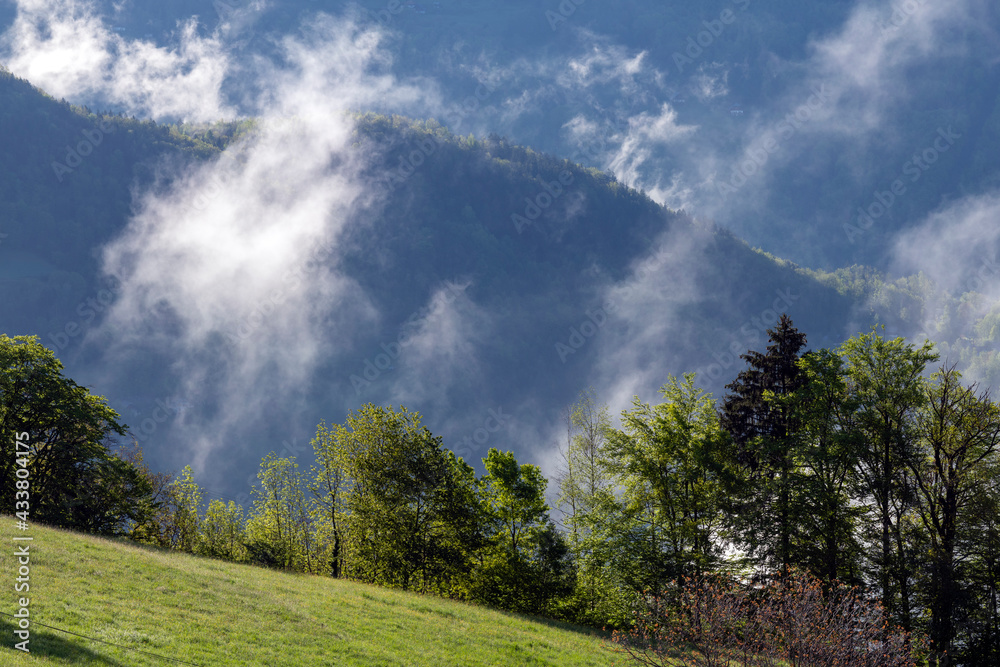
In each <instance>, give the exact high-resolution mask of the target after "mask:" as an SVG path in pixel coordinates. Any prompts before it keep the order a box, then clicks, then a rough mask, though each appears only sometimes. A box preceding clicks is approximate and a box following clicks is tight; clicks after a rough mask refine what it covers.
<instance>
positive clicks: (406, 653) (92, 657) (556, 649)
mask: <svg viewBox="0 0 1000 667" xmlns="http://www.w3.org/2000/svg"><path fill="white" fill-rule="evenodd" d="M0 520H2V522H3V527H2V530H0V534H2V535H3V540H4V543H5V544H6V545H8V546H6V547H4V548H3V549H2V553H3V557H2V559H0V564H2V565H0V572H2V575H0V577H6V578H7V580H8V583H4V584H3V585H4V588H5V590H6V591H7V593H6V594H5V595H4V600H3V607H2V609H0V611H5V612H7V613H12V612H13V611H14V610H15V609H14V598H15V593H14V591H13V580H14V577H15V574H14V572H15V563H14V559H13V558H12V556H11V553H12V552H13V549H12V548H11V547H10V546H9V545H11V544H12V541H11V537H12V534H11V533H12V525H13V519H11V518H9V517H2V518H0ZM30 534H31V535H33V536H34V538H35V539H34V542H33V543H32V547H31V552H32V555H31V591H30V594H29V595H30V599H31V605H30V610H31V618H32V619H33V620H35V621H36V622H39V623H45V624H48V625H53V626H56V627H59V628H63V629H66V630H71V631H73V632H77V633H80V634H83V635H87V636H88V637H95V638H98V639H103V640H105V641H107V642H112V643H115V644H122V645H126V646H129V647H133V648H138V649H141V650H143V651H148V652H151V653H156V654H159V655H163V656H168V657H171V658H176V659H180V660H184V661H187V662H190V663H194V664H198V665H206V666H209V665H211V666H213V667H216V666H225V665H234V666H236V665H241V666H242V665H267V666H268V667H278V666H280V665H333V664H337V665H610V664H613V662H614V657H615V656H614V654H613V653H612V652H611V651H610V650H609V649H607V648H603V647H602V646H601V636H600V634H599V633H596V632H594V631H592V630H589V629H586V628H580V627H576V626H571V625H568V624H561V623H555V622H551V621H545V620H542V619H534V618H529V617H524V616H518V615H514V614H506V613H503V612H498V611H494V610H490V609H486V608H482V607H477V606H474V605H468V604H462V603H457V602H452V601H448V600H442V599H439V598H434V597H427V596H420V595H415V594H412V593H404V592H401V591H394V590H388V589H383V588H379V587H375V586H367V585H363V584H357V583H351V582H344V581H337V580H333V579H330V578H327V577H319V576H306V575H296V574H288V573H284V572H275V571H271V570H266V569H261V568H256V567H250V566H246V565H236V564H232V563H226V562H222V561H216V560H211V559H207V558H198V557H194V556H189V555H186V554H180V553H175V552H168V551H163V550H159V549H154V548H146V547H140V546H137V545H134V544H131V543H128V542H124V541H114V540H106V539H100V538H95V537H90V536H84V535H79V534H75V533H70V532H65V531H59V530H54V529H50V528H41V527H37V526H33V527H32V529H31V533H30ZM0 637H2V639H0V642H2V647H3V648H0V665H13V664H18V665H22V664H52V665H70V664H72V665H129V666H131V665H137V666H142V665H166V664H177V663H170V662H167V661H163V660H161V659H158V658H155V657H151V656H146V655H143V654H140V653H136V652H133V651H127V650H124V649H121V648H117V647H114V646H109V645H106V644H100V643H98V642H94V641H90V640H87V639H82V638H80V637H74V636H72V635H67V634H63V633H61V632H56V631H52V630H47V629H45V628H42V627H39V626H33V627H32V631H31V643H30V648H31V655H30V656H29V655H25V654H23V653H21V652H18V651H14V650H13V649H12V648H11V647H12V645H13V641H14V639H13V625H12V623H11V619H10V618H9V617H0Z"/></svg>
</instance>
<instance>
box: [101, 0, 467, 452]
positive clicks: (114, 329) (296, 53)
mask: <svg viewBox="0 0 1000 667" xmlns="http://www.w3.org/2000/svg"><path fill="white" fill-rule="evenodd" d="M281 46H282V49H283V56H284V58H283V62H284V63H286V64H285V65H282V66H278V65H275V64H272V63H264V64H263V65H262V67H261V68H260V72H261V76H262V85H261V90H262V91H264V92H263V93H262V94H261V95H260V96H259V97H258V98H257V99H256V100H255V102H254V103H255V104H256V105H257V107H258V108H259V110H260V121H259V128H258V130H257V131H256V132H254V133H253V135H252V136H250V137H248V138H246V139H244V140H243V141H242V142H241V143H239V144H238V145H237V146H234V147H231V148H230V149H229V150H227V151H226V152H225V153H224V154H222V155H221V157H219V158H218V159H217V160H214V161H212V162H211V163H208V164H204V165H202V166H198V167H195V168H193V169H191V170H190V171H188V172H187V173H185V174H182V175H180V176H177V177H175V178H174V180H172V181H170V182H169V184H168V185H161V186H159V187H155V188H153V189H151V190H150V191H148V192H146V193H144V194H142V195H140V196H139V197H138V199H137V202H136V209H137V213H136V214H135V216H134V217H133V219H132V220H131V221H130V223H129V225H128V228H127V229H126V230H125V232H124V233H123V234H122V235H121V237H120V238H118V239H117V240H115V241H114V242H112V243H111V244H110V245H109V246H107V247H106V248H105V252H104V266H105V270H106V271H107V272H108V273H110V274H113V275H116V276H118V277H119V278H120V280H121V281H122V288H121V293H120V296H119V298H118V300H117V301H116V302H115V304H114V306H113V307H112V308H111V310H110V313H109V315H108V317H107V321H106V323H105V328H104V331H102V332H96V331H95V332H94V335H93V336H92V337H91V340H92V341H97V340H101V339H104V338H105V334H107V333H109V332H110V333H111V334H112V335H113V340H114V343H113V344H112V346H111V347H110V349H106V350H105V354H106V356H107V357H108V358H118V359H124V358H128V357H130V356H132V357H134V356H136V355H142V354H144V351H149V352H152V353H154V354H156V355H159V356H160V357H161V358H165V359H169V360H171V363H172V367H171V372H172V373H173V374H174V375H175V376H176V377H177V378H179V382H180V383H181V385H182V386H181V387H180V389H179V391H178V393H180V394H181V395H183V396H184V397H185V398H186V399H188V400H190V401H193V402H194V403H195V404H196V405H198V406H211V408H210V409H205V410H202V411H192V412H191V413H190V414H189V415H187V416H186V417H185V420H184V421H183V423H179V424H177V428H179V429H180V430H181V433H182V434H183V436H184V437H183V438H181V440H182V441H184V442H187V443H188V444H189V445H190V447H191V450H190V451H191V454H190V455H191V456H192V457H193V458H194V460H195V462H196V463H197V464H199V465H201V466H204V465H206V463H207V461H208V460H209V458H210V457H211V456H212V455H213V454H214V453H215V452H216V451H217V450H218V449H219V448H221V447H225V446H229V445H232V444H233V443H235V442H239V441H241V440H243V439H245V438H249V437H252V436H253V435H254V434H255V433H257V432H259V429H260V428H261V427H262V425H263V424H262V423H261V422H260V420H261V419H262V418H263V417H264V415H265V414H267V410H268V409H269V406H272V405H274V404H275V400H276V398H277V404H280V405H281V406H284V408H285V409H288V406H294V405H296V404H299V405H302V404H304V403H305V402H306V400H307V397H309V395H310V394H309V391H310V389H311V386H312V382H313V381H314V379H315V373H316V370H317V368H319V367H321V366H323V365H324V364H326V363H329V362H330V361H331V360H333V359H337V358H342V355H343V354H345V353H347V351H349V350H351V349H352V347H353V345H354V344H355V343H356V342H357V341H356V339H355V337H357V336H360V335H362V334H363V333H364V332H365V331H367V330H370V329H372V328H374V327H375V325H376V324H377V323H378V321H379V319H380V313H379V312H378V310H377V309H376V308H375V307H374V306H373V305H372V303H371V301H370V300H369V298H368V295H367V294H365V293H364V291H363V290H362V289H361V287H360V286H359V285H358V284H357V283H356V282H355V281H354V280H353V279H351V278H350V277H348V276H346V275H344V274H343V273H341V272H339V271H338V269H337V268H336V266H337V262H338V259H339V258H340V257H341V253H342V251H341V246H340V240H341V238H342V235H343V234H344V233H345V231H346V230H348V229H351V230H355V231H358V227H357V225H358V224H360V223H358V222H357V220H358V212H359V211H360V210H362V209H364V208H366V207H367V206H369V205H371V204H374V203H377V198H378V197H379V196H380V195H379V193H378V192H375V191H372V190H370V189H369V188H368V185H367V183H366V182H364V181H363V180H362V177H361V174H362V173H363V172H364V170H365V168H366V167H367V166H368V165H369V158H370V157H371V156H368V155H365V154H364V153H363V152H362V149H361V148H359V147H358V146H356V145H355V143H354V142H355V141H356V138H355V136H354V129H355V125H354V121H353V118H352V117H351V116H350V115H349V114H347V113H346V111H347V109H349V108H351V107H363V106H365V105H368V104H370V103H371V102H372V100H374V99H389V100H390V101H391V102H392V103H397V102H398V103H400V104H403V103H409V104H418V103H420V101H421V100H423V99H425V98H426V95H427V93H426V92H425V91H424V90H422V89H420V88H419V87H417V86H415V85H409V84H405V83H400V82H398V81H396V80H395V79H394V78H393V77H391V76H390V75H388V74H386V73H385V70H386V68H387V66H388V64H389V63H388V61H387V60H386V58H385V55H384V52H383V51H382V50H381V48H380V35H379V34H378V33H373V32H366V31H361V30H358V29H357V28H355V26H353V25H352V24H350V23H347V22H343V21H337V20H335V19H333V18H331V17H324V16H320V17H318V18H316V19H315V20H314V21H313V23H312V26H311V27H310V29H309V30H308V31H306V33H305V35H304V36H303V37H300V38H291V37H289V38H286V39H285V40H284V41H283V42H282V44H281ZM361 233H363V231H362V232H361ZM440 319H441V323H440V324H441V326H440V327H437V329H436V330H435V331H433V332H430V333H429V335H436V336H439V337H441V336H443V335H444V333H445V332H447V331H448V330H449V328H450V327H452V328H455V331H454V332H453V335H452V338H454V336H459V335H460V334H461V333H462V331H461V323H460V322H459V321H458V320H457V319H456V317H452V316H449V314H448V313H447V312H443V313H441V318H440ZM442 340H444V338H439V339H438V340H437V341H433V342H430V341H429V342H428V343H427V345H426V346H418V347H417V349H418V350H420V351H424V352H426V353H427V355H429V357H430V358H431V359H432V360H433V359H434V358H435V357H434V349H435V348H434V345H436V344H438V343H440V342H441V341H442ZM425 348H426V349H425ZM438 361H440V359H438ZM272 409H273V408H272ZM284 418H287V419H289V420H291V419H292V418H293V415H287V414H286V415H284ZM271 419H272V420H273V419H274V416H273V415H272V416H271ZM272 423H273V421H272Z"/></svg>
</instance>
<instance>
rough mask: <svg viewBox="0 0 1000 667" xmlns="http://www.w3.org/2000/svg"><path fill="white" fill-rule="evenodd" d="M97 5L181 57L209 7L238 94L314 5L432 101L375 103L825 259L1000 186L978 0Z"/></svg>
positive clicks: (855, 260) (120, 33) (891, 258)
mask: <svg viewBox="0 0 1000 667" xmlns="http://www.w3.org/2000/svg"><path fill="white" fill-rule="evenodd" d="M94 6H95V7H97V12H98V13H97V15H98V16H100V17H101V18H102V20H103V22H104V25H105V29H106V30H107V31H109V32H111V31H117V32H115V33H114V34H115V35H116V37H115V39H118V38H122V39H126V40H133V39H134V40H140V41H142V42H144V43H145V42H148V43H150V44H156V45H158V46H160V47H161V48H162V49H164V50H166V51H170V52H174V53H185V52H187V51H193V50H195V49H193V48H192V47H193V45H195V44H200V45H202V46H205V45H207V44H209V42H204V43H201V42H195V41H193V38H191V37H190V36H186V33H185V32H184V30H183V29H181V27H180V26H182V25H185V24H186V23H185V22H187V21H189V20H190V19H191V18H192V17H197V20H196V24H197V26H198V28H197V34H198V35H200V36H201V37H202V38H203V39H205V40H209V39H212V40H217V42H211V44H216V43H218V44H219V45H221V46H220V47H219V48H220V51H222V52H225V53H226V54H227V57H228V58H230V60H229V61H228V65H227V66H228V67H229V74H230V77H231V79H232V81H231V82H230V85H229V86H228V88H227V95H228V96H229V97H228V99H230V100H231V101H233V103H234V104H237V105H238V104H239V103H240V101H242V100H243V99H244V97H245V89H246V88H253V86H254V84H255V77H256V76H257V74H258V73H257V72H256V70H254V68H253V67H252V66H248V64H249V63H252V62H253V61H252V57H253V56H264V57H265V58H267V59H270V60H276V61H280V60H281V59H282V57H283V56H282V53H281V48H282V47H281V44H282V43H283V40H284V39H285V37H286V36H288V35H292V34H297V33H301V32H303V29H304V28H305V27H306V26H311V25H314V24H315V22H316V17H317V16H318V15H319V13H321V12H322V13H326V14H329V15H331V16H333V17H335V20H336V21H338V22H340V23H348V22H351V21H353V22H355V23H356V25H357V26H358V27H359V28H360V29H377V30H380V31H382V34H383V38H382V41H381V45H382V48H383V49H384V52H385V56H386V58H387V59H389V60H390V65H389V71H391V72H392V73H393V74H394V75H395V76H397V77H399V79H400V80H401V81H417V82H422V85H423V87H424V88H425V90H426V92H427V94H428V95H429V96H431V97H433V98H434V100H433V101H432V102H428V104H425V105H423V106H424V107H431V108H426V109H425V108H420V109H417V108H414V107H413V106H410V107H407V106H406V105H402V106H401V105H399V104H396V103H394V101H393V100H391V99H385V100H382V102H381V103H380V104H379V103H373V104H372V105H370V106H368V107H366V108H370V109H374V110H377V111H379V112H382V113H403V114H404V115H408V116H418V117H431V116H434V117H437V119H438V120H439V121H441V122H442V123H443V124H445V125H446V126H448V127H449V129H450V130H451V131H452V132H454V133H455V134H463V135H464V134H468V133H469V132H474V133H476V134H477V135H480V136H483V135H486V134H489V133H490V132H496V133H497V134H500V135H506V136H508V137H510V138H511V140H512V141H513V142H515V143H518V144H522V145H530V146H532V147H534V148H535V149H537V150H541V151H545V152H548V153H551V154H554V155H560V156H566V157H570V158H571V159H573V160H574V161H576V162H581V163H583V164H586V165H589V166H594V167H597V168H598V169H600V170H602V171H606V170H608V169H611V170H613V171H614V172H615V174H616V175H617V176H618V178H619V179H620V180H621V181H623V182H625V183H627V184H629V185H632V186H635V187H639V188H641V189H643V190H645V191H646V192H649V193H650V194H651V196H653V197H654V198H655V199H656V200H657V201H659V202H661V203H664V204H665V205H667V206H670V207H672V208H674V209H680V208H684V209H685V210H687V211H689V212H691V213H692V214H693V215H696V216H697V217H698V218H700V219H710V220H712V221H714V222H716V223H717V224H719V225H721V226H723V227H725V228H727V229H729V230H730V231H733V232H734V233H736V234H737V235H738V236H740V237H742V238H745V239H747V240H748V241H749V242H750V243H751V244H753V245H755V246H758V247H762V248H766V249H768V250H769V251H770V252H773V253H776V254H777V255H780V256H782V257H786V258H789V259H792V260H794V261H796V262H798V263H800V264H803V265H808V266H813V267H816V268H822V269H824V270H835V269H836V268H838V267H841V266H847V265H852V264H863V265H869V266H874V267H875V268H877V269H879V270H882V271H887V270H893V269H894V267H893V264H894V262H895V260H896V254H897V250H896V242H897V241H898V239H897V236H898V235H899V234H900V232H905V231H908V230H913V229H915V228H918V227H919V226H920V225H921V224H922V223H924V222H925V221H926V220H927V218H928V217H929V216H931V215H932V214H934V213H935V212H936V211H939V210H940V209H942V208H946V207H947V206H948V205H949V204H950V203H954V202H955V201H957V200H961V199H962V198H966V197H972V196H979V195H983V194H988V193H991V192H992V191H993V190H994V189H995V188H996V187H997V183H998V181H997V173H998V169H997V167H998V164H997V158H996V155H997V154H998V153H997V147H998V142H1000V112H998V109H1000V72H998V70H997V67H996V63H997V56H998V55H1000V54H998V52H997V43H998V42H997V40H996V32H997V30H998V28H1000V17H998V14H997V8H996V6H995V4H993V3H986V2H981V1H980V0H961V1H960V2H957V3H952V4H951V5H950V6H949V7H948V9H947V10H946V9H944V8H942V7H938V6H934V5H929V4H928V3H923V2H912V3H906V6H902V5H900V4H899V3H889V2H885V3H857V2H849V1H846V0H840V1H837V2H819V1H813V2H802V3H790V2H786V1H784V0H712V1H710V2H698V3H690V2H687V3H685V2H670V3H664V2H659V1H656V0H630V1H629V2H624V3H613V4H609V3H577V2H560V1H559V0H515V1H512V2H504V3H499V4H498V3H489V2H478V1H470V0H461V1H460V0H441V1H440V2H425V3H413V4H412V6H411V5H409V4H407V3H387V2H385V1H384V0H361V1H358V2H349V3H348V2H326V1H322V0H318V1H313V0H309V1H306V0H279V1H277V2H267V3H264V2H256V1H254V0H219V1H218V2H215V3H214V4H213V5H212V7H211V8H209V7H208V6H207V5H205V3H198V2H193V1H189V0H177V1H176V2H167V3H157V4H156V5H155V6H152V5H149V6H147V5H139V4H135V3H112V2H110V0H103V1H100V2H96V3H95V4H94ZM24 14H25V16H28V15H30V14H29V13H27V12H25V13H24ZM29 23H30V22H29ZM22 28H23V26H22ZM109 48H110V47H109ZM112 50H113V49H112ZM80 92H81V93H84V91H80ZM120 102H122V103H126V102H127V100H120ZM467 109H468V111H466V110H467ZM942 134H943V135H944V136H946V137H947V138H948V142H947V143H941V141H940V140H939V137H940V136H941V135H942ZM897 182H898V185H897ZM894 186H895V191H894V189H893V188H894Z"/></svg>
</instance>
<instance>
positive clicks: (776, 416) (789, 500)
mask: <svg viewBox="0 0 1000 667" xmlns="http://www.w3.org/2000/svg"><path fill="white" fill-rule="evenodd" d="M767 333H768V337H769V341H770V344H769V345H768V346H767V350H766V351H765V352H756V351H753V350H751V351H749V352H747V353H746V354H744V355H741V357H740V358H741V359H743V360H744V361H746V362H747V365H748V368H747V369H746V370H743V371H741V372H740V373H739V375H737V377H736V380H735V381H734V382H732V383H731V384H729V385H727V386H726V389H728V390H729V392H730V393H729V394H728V395H727V396H726V398H725V400H724V401H723V405H722V410H721V415H720V418H721V419H720V421H721V424H722V427H723V429H725V430H726V431H727V432H728V433H729V435H730V436H731V438H732V443H733V447H734V455H735V458H736V461H737V463H738V464H739V466H740V468H741V472H742V473H743V474H742V479H743V484H742V491H743V493H741V494H740V496H741V501H742V502H741V503H739V504H738V505H737V506H736V507H735V508H734V509H735V514H734V517H735V518H736V522H735V525H734V526H733V528H734V529H735V533H736V534H737V535H739V537H740V539H741V541H742V543H743V546H744V547H746V548H747V549H748V550H749V551H750V553H751V554H753V555H754V556H755V558H756V560H757V561H758V563H760V564H766V565H768V566H776V567H778V568H780V569H781V572H782V573H784V574H787V572H788V570H789V568H790V566H791V565H792V564H793V563H795V562H796V555H795V554H793V544H794V542H795V531H796V525H797V522H798V516H797V513H798V512H799V509H800V504H799V503H798V501H797V499H796V498H794V497H793V495H794V494H795V493H796V477H797V475H798V470H797V465H798V453H797V452H796V451H795V449H796V445H797V444H798V440H797V438H796V433H797V431H798V429H799V427H800V425H799V424H798V423H797V417H796V414H795V411H794V410H792V409H791V406H790V405H789V404H788V403H787V401H784V400H781V399H783V398H784V397H787V396H789V395H790V394H792V393H793V392H795V391H797V390H798V389H799V388H800V387H801V386H802V384H803V382H804V378H803V374H802V370H801V369H800V368H799V365H798V360H799V352H800V350H802V348H803V347H805V344H806V336H805V334H803V333H801V332H799V331H798V330H797V329H796V328H795V327H794V326H793V324H792V320H791V319H790V318H789V317H788V316H787V315H784V314H783V315H782V316H781V318H780V319H779V321H778V324H777V326H775V328H774V329H768V332H767ZM775 399H778V400H775Z"/></svg>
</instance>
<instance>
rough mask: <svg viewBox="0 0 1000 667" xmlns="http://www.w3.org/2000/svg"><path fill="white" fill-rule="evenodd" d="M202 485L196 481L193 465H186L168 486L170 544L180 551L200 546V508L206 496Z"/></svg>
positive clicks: (192, 549) (190, 550)
mask: <svg viewBox="0 0 1000 667" xmlns="http://www.w3.org/2000/svg"><path fill="white" fill-rule="evenodd" d="M204 495H205V494H204V492H202V490H201V487H199V486H198V484H197V483H196V482H195V481H194V473H193V471H192V470H191V466H185V467H184V470H182V471H181V475H180V477H178V478H176V479H175V480H173V481H172V482H171V483H170V485H169V486H168V487H167V497H168V499H169V500H168V502H167V507H168V511H169V512H170V519H169V526H170V534H169V537H168V545H169V546H171V547H172V548H174V549H179V550H180V551H186V552H188V553H194V552H195V551H196V550H198V549H199V547H200V540H199V537H200V535H199V531H198V527H199V524H200V523H201V519H200V517H199V515H198V514H199V510H200V509H201V501H202V498H203V497H204Z"/></svg>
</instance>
